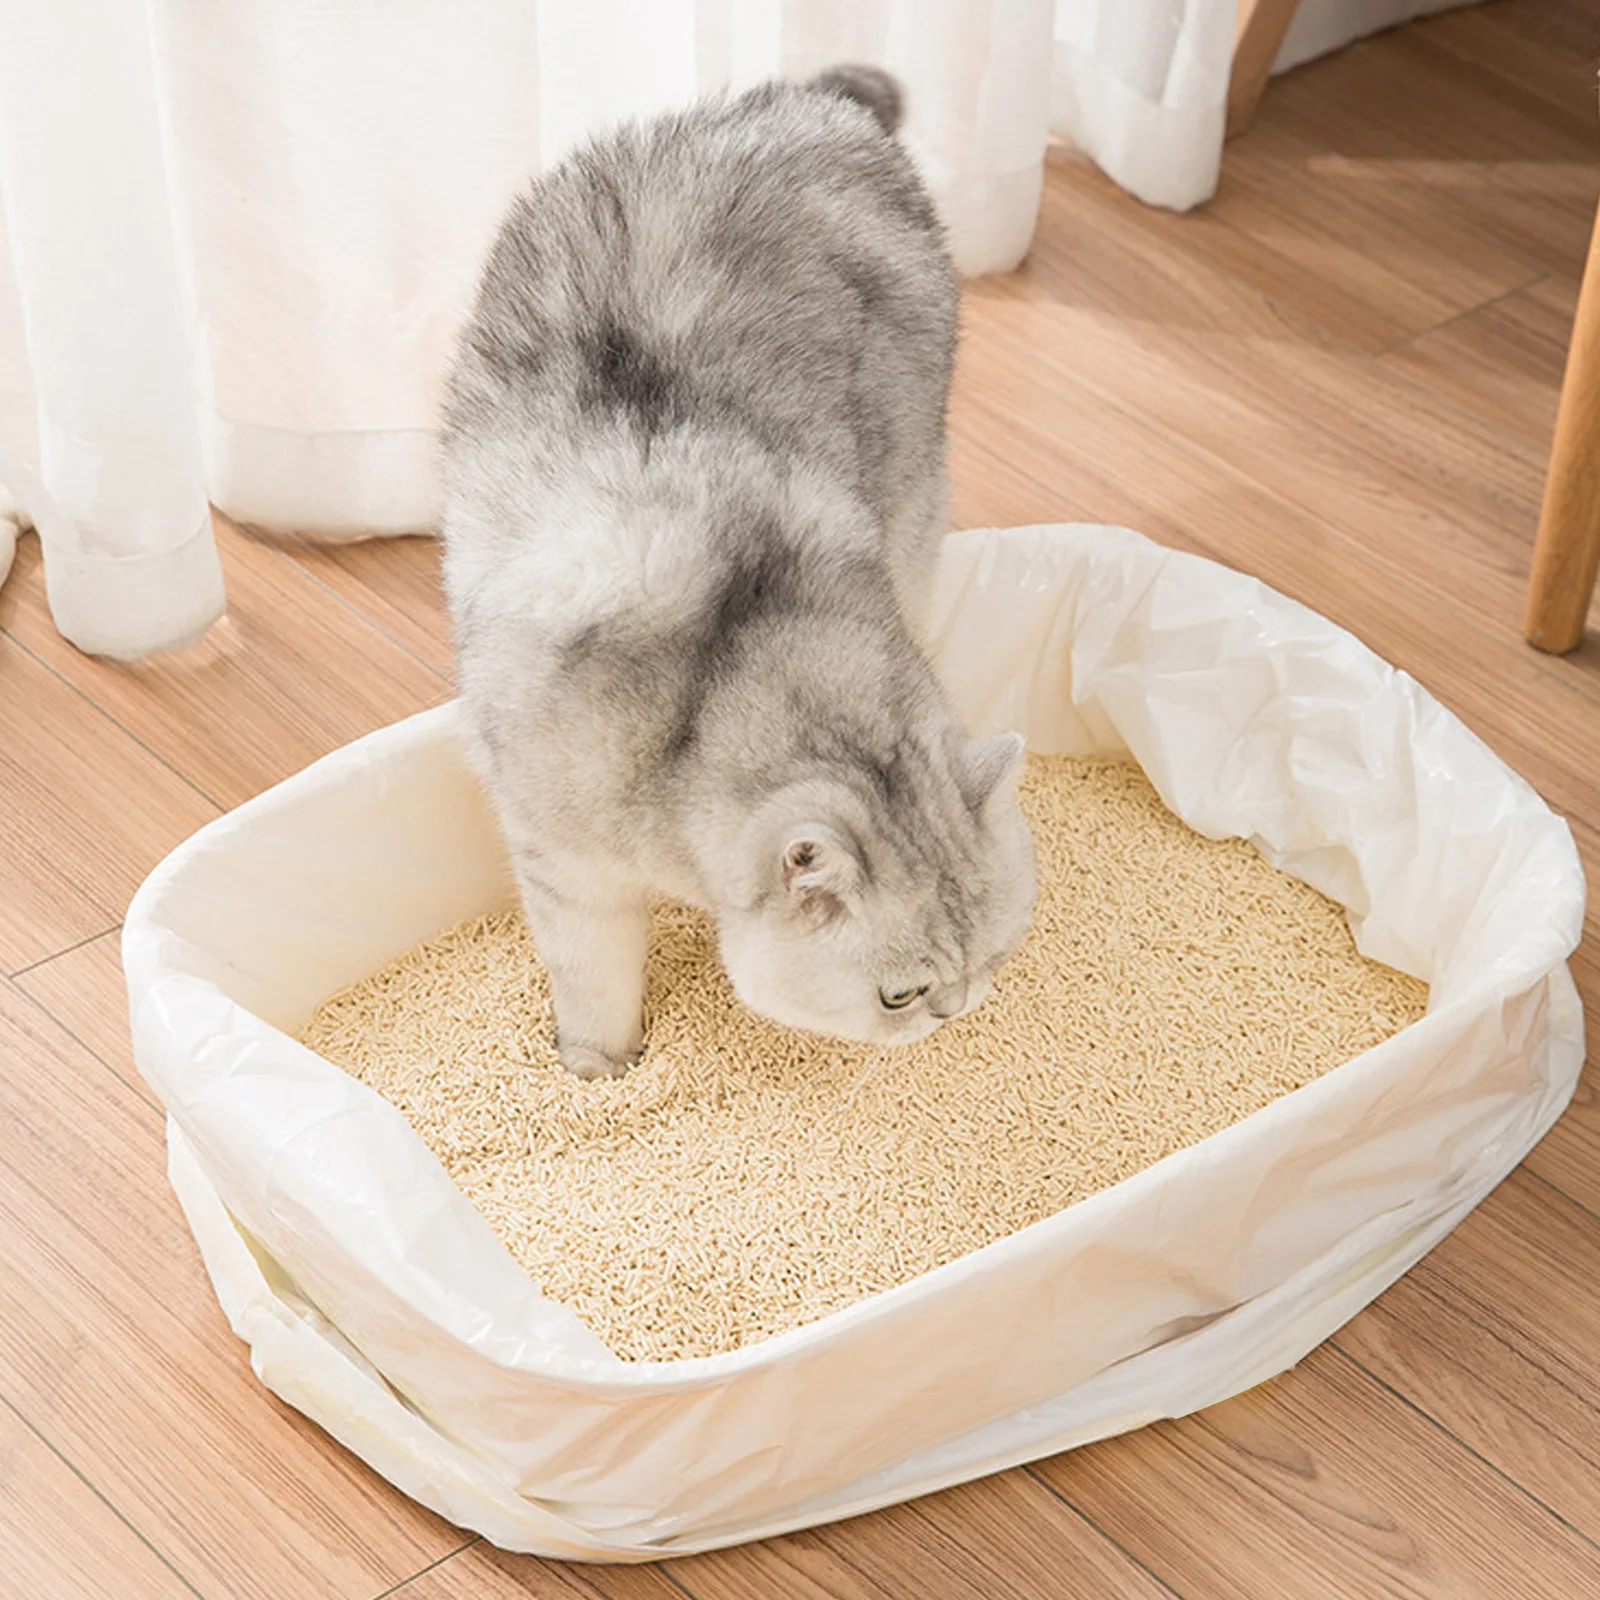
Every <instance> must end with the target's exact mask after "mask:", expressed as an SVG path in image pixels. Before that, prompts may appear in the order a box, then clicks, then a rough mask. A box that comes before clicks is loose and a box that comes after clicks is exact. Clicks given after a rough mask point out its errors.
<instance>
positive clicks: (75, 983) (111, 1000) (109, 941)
mask: <svg viewBox="0 0 1600 1600" xmlns="http://www.w3.org/2000/svg"><path fill="white" fill-rule="evenodd" d="M17 987H18V988H19V989H21V990H22V992H23V993H24V994H26V995H29V996H30V997H31V998H32V999H34V1000H36V1001H37V1002H38V1003H39V1004H40V1005H41V1006H43V1007H44V1008H45V1010H46V1011H48V1012H49V1013H50V1014H51V1016H53V1017H54V1018H55V1019H56V1021H57V1022H59V1023H60V1024H61V1025H62V1027H64V1028H65V1029H66V1030H67V1032H68V1033H70V1034H71V1035H72V1036H73V1037H74V1038H75V1039H76V1040H77V1041H78V1042H79V1043H80V1044H82V1045H85V1046H86V1047H87V1048H88V1049H90V1050H91V1051H93V1052H94V1054H95V1055H97V1056H98V1057H99V1058H100V1059H101V1060H102V1061H103V1062H105V1064H106V1065H107V1066H108V1067H110V1068H111V1069H112V1071H114V1072H115V1073H116V1074H117V1076H118V1077H119V1078H121V1079H122V1080H123V1082H125V1083H126V1084H127V1085H128V1086H129V1087H130V1088H131V1089H133V1090H134V1092H135V1093H137V1094H139V1095H142V1096H144V1097H145V1098H147V1099H148V1098H149V1097H150V1091H149V1090H148V1089H147V1088H146V1087H145V1085H144V1081H143V1080H142V1079H141V1078H140V1077H139V1074H138V1070H137V1069H136V1068H135V1067H134V1064H133V1041H132V1039H131V1038H130V1037H129V1033H128V990H127V985H126V983H125V982H124V980H123V976H122V930H121V929H120V928H115V929H113V930H112V931H111V932H110V933H103V934H101V936H100V937H99V938H98V939H91V940H90V941H89V942H88V943H87V944H81V945H78V946H77V947H76V948H75V949H72V950H67V951H64V952H63V953H62V954H61V955H58V956H55V957H53V958H52V959H51V960H49V961H44V962H41V963H40V964H39V965H38V966H36V967H30V968H29V969H28V970H27V971H26V972H24V973H23V974H22V975H21V976H20V977H19V978H18V979H17Z"/></svg>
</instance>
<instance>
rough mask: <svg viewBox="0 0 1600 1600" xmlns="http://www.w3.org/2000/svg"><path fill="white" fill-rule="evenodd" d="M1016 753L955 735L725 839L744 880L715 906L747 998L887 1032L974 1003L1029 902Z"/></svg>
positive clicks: (853, 1030) (738, 986)
mask: <svg viewBox="0 0 1600 1600" xmlns="http://www.w3.org/2000/svg"><path fill="white" fill-rule="evenodd" d="M1021 764H1022V740H1021V738H1020V737H1019V736H1018V735H1015V734H1001V735H998V736H996V737H995V738H991V739H977V740H968V739H966V738H963V737H960V736H958V735H948V736H945V737H943V738H941V739H939V740H936V741H934V742H933V743H932V745H931V747H929V748H924V749H921V750H916V751H901V752H898V753H897V755H896V757H895V759H894V760H893V761H891V762H890V763H887V764H885V763H874V764H872V765H871V766H870V767H869V768H868V769H867V770H865V771H863V772H860V773H854V772H852V773H846V774H829V775H822V776H815V777H812V778H809V779H807V780H804V781H802V782H799V783H795V784H791V785H789V786H787V787H786V788H784V789H783V790H782V791H781V792H780V793H778V794H776V795H774V796H772V797H770V799H769V800H768V801H767V802H766V803H765V804H764V805H763V806H762V807H761V808H760V810H759V812H758V813H757V815H756V816H755V817H753V818H752V819H751V821H750V823H749V825H748V826H747V827H746V828H745V829H744V830H742V833H741V836H740V837H739V839H738V840H737V841H734V842H733V843H732V848H733V849H734V850H735V851H736V852H738V853H739V854H740V856H741V858H742V859H741V860H740V861H739V862H738V867H739V874H738V876H739V878H740V879H741V881H742V882H743V883H744V884H745V886H746V892H745V893H743V894H741V895H740V896H739V897H738V900H739V903H738V904H737V905H735V906H732V907H729V906H722V907H719V908H718V925H719V930H720V938H721V945H722V957H723V962H724V965H725V966H726V967H727V969H728V974H729V976H730V978H731V979H732V980H733V985H734V988H735V990H736V991H737V992H738V995H739V997H740V999H741V1000H743V1001H744V1003H745V1004H746V1005H748V1006H750V1007H751V1008H752V1009H753V1010H755V1011H759V1012H761V1013H762V1014H763V1015H765V1016H768V1017H771V1018H772V1019H773V1020H774V1021H776V1022H781V1023H784V1024H785V1025H787V1026H789V1027H794V1028H803V1029H806V1030H807V1031H809V1032H813V1033H824V1034H832V1035H834V1036H837V1037H841V1038H846V1039H858V1040H863V1041H867V1042H871V1043H878V1044H904V1043H909V1042H910V1041H912V1040H914V1039H921V1038H924V1037H926V1035H928V1034H930V1033H932V1032H933V1031H934V1030H935V1029H936V1028H938V1027H939V1026H940V1024H941V1023H943V1022H945V1021H947V1020H948V1019H949V1018H951V1017H954V1016H960V1015H963V1014H964V1013H966V1012H968V1011H970V1010H972V1009H973V1007H974V1006H976V1005H978V1004H979V1003H980V1002H981V1001H982V999H983V997H984V996H985V995H986V994H987V993H988V989H989V980H990V977H991V975H992V974H993V972H994V970H995V968H996V967H998V966H999V965H1000V963H1001V962H1002V961H1003V960H1004V959H1005V958H1006V956H1008V955H1009V954H1010V953H1011V951H1012V949H1013V948H1014V947H1015V946H1016V944H1017V942H1018V940H1020V939H1021V937H1022V935H1023V934H1024V932H1026V930H1027V927H1028V922H1029V918H1030V916H1031V914H1032V910H1033V896H1034V882H1035V880H1034V860H1033V842H1032V839H1031V838H1030V836H1029V833H1028V827H1027V823H1026V822H1025V821H1024V819H1023V817H1022V813H1021V812H1020V811H1019V810H1018V807H1017V801H1016V779H1017V775H1018V773H1019V771H1020V769H1021Z"/></svg>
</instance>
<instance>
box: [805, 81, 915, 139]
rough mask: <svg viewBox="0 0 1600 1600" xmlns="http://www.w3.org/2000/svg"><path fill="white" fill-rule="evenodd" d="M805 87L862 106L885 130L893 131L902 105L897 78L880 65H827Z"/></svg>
mask: <svg viewBox="0 0 1600 1600" xmlns="http://www.w3.org/2000/svg"><path fill="white" fill-rule="evenodd" d="M808 87H809V88H812V89H820V90H821V91H822V93H823V94H832V95H837V96H839V98H840V99H842V100H854V101H855V103H856V104H857V105H858V106H865V107H866V108H867V110H868V111H870V112H871V113H872V114H873V116H875V117H876V118H877V119H878V126H879V127H880V128H882V129H883V131H884V132H885V133H891V134H892V133H894V132H895V131H896V130H897V129H898V128H899V126H900V114H901V112H902V111H904V109H905V93H904V91H903V90H902V89H901V87H900V80H899V79H898V78H896V77H895V76H894V75H893V74H892V73H888V72H885V71H884V70H883V68H882V67H866V66H859V65H849V66H842V67H829V68H828V70H827V71H826V72H819V73H818V74H817V75H816V77H814V78H813V79H812V80H811V82H810V84H809V85H808Z"/></svg>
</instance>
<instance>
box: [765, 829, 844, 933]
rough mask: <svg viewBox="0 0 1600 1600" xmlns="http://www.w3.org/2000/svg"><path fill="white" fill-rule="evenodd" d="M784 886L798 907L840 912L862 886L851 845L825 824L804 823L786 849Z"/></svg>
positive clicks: (786, 845) (792, 834)
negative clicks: (859, 886) (858, 886)
mask: <svg viewBox="0 0 1600 1600" xmlns="http://www.w3.org/2000/svg"><path fill="white" fill-rule="evenodd" d="M782 866H783V886H784V888H785V889H787V890H788V891H789V897H790V899H791V900H793V901H795V902H796V903H797V904H800V905H806V906H811V907H814V908H815V909H818V910H823V911H829V912H833V911H840V910H843V909H844V904H845V901H846V900H848V899H849V897H850V896H851V894H853V893H854V891H855V889H856V886H857V885H858V884H859V883H860V882H861V862H860V859H859V858H858V857H857V855H856V853H855V850H854V848H853V847H852V846H851V845H850V843H849V842H848V841H847V840H845V839H844V838H842V837H841V836H840V835H839V834H838V833H836V832H835V831H834V830H833V829H832V828H830V827H828V826H827V825H826V824H825V823H820V822H810V823H802V824H801V825H800V826H799V827H798V828H796V829H794V830H793V831H792V832H791V833H790V835H789V838H788V840H787V842H786V843H785V844H784V847H783V861H782Z"/></svg>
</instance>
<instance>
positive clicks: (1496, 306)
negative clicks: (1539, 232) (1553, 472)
mask: <svg viewBox="0 0 1600 1600" xmlns="http://www.w3.org/2000/svg"><path fill="white" fill-rule="evenodd" d="M1577 303H1578V294H1577V287H1576V285H1574V284H1573V283H1571V282H1569V281H1567V280H1565V279H1558V278H1550V277H1546V278H1541V279H1539V281H1538V282H1537V283H1533V284H1530V285H1529V286H1528V287H1527V288H1525V289H1521V290H1518V291H1517V292H1516V293H1515V294H1510V295H1506V296H1505V297H1504V298H1503V299H1499V300H1495V301H1492V302H1491V303H1490V304H1488V305H1485V306H1480V307H1479V308H1478V309H1477V310H1475V311H1471V312H1469V313H1467V315H1465V316H1462V317H1457V318H1455V319H1454V320H1453V321H1451V322H1448V323H1446V324H1445V325H1444V326H1443V327H1441V328H1436V329H1434V330H1433V331H1431V332H1429V333H1425V334H1423V335H1422V336H1421V337H1420V338H1417V339H1413V340H1411V341H1410V342H1409V343H1406V344H1403V345H1401V346H1400V347H1399V348H1398V349H1395V350H1391V351H1390V352H1389V353H1388V354H1387V355H1385V356H1384V358H1383V359H1384V363H1385V365H1387V366H1390V367H1393V368H1394V369H1395V371H1397V372H1403V373H1404V374H1405V375H1406V376H1407V377H1409V378H1412V379H1414V380H1415V381H1416V382H1418V383H1420V384H1423V385H1425V386H1426V387H1427V388H1429V389H1432V390H1433V391H1434V393H1436V394H1441V395H1444V396H1445V397H1446V398H1448V399H1450V400H1453V401H1455V402H1456V404H1457V405H1461V406H1465V407H1466V408H1467V409H1468V410H1469V411H1473V412H1475V413H1476V414H1477V415H1478V416H1480V417H1482V418H1483V419H1484V420H1485V421H1486V422H1491V423H1493V424H1494V425H1495V426H1496V427H1499V428H1503V429H1504V430H1505V431H1506V432H1507V433H1508V434H1510V435H1512V436H1513V437H1514V438H1517V439H1520V440H1521V441H1522V442H1523V443H1524V444H1526V445H1529V446H1531V447H1532V448H1533V449H1536V450H1548V449H1549V448H1550V440H1551V438H1552V436H1553V435H1554V433H1555V425H1556V405H1557V404H1558V402H1559V401H1560V398H1561V378H1562V373H1563V372H1564V371H1565V368H1566V361H1567V343H1568V341H1569V339H1570V338H1571V336H1572V318H1573V313H1574V311H1575V310H1576V308H1577Z"/></svg>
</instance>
